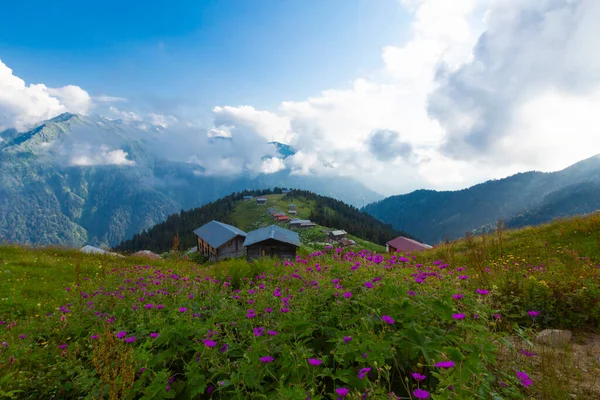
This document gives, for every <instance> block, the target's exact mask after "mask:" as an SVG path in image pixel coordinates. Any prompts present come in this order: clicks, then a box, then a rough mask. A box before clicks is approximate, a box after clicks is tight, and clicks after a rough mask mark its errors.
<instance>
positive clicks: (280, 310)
mask: <svg viewBox="0 0 600 400" xmlns="http://www.w3.org/2000/svg"><path fill="white" fill-rule="evenodd" d="M279 312H282V313H288V312H290V309H289V308H287V307H282V308H280V309H279Z"/></svg>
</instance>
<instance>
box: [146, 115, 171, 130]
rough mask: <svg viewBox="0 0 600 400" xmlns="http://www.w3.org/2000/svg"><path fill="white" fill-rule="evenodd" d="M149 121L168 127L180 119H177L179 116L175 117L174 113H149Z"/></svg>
mask: <svg viewBox="0 0 600 400" xmlns="http://www.w3.org/2000/svg"><path fill="white" fill-rule="evenodd" d="M148 121H149V122H150V123H151V124H152V125H156V126H162V127H163V128H166V127H168V126H169V125H172V124H174V123H176V122H177V121H178V120H177V118H175V117H174V116H172V115H163V114H155V113H149V114H148Z"/></svg>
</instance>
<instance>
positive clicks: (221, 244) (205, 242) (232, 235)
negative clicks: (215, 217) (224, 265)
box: [194, 221, 247, 262]
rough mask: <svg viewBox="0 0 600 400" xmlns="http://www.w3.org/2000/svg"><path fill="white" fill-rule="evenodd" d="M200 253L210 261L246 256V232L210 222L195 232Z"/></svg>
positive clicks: (221, 223)
mask: <svg viewBox="0 0 600 400" xmlns="http://www.w3.org/2000/svg"><path fill="white" fill-rule="evenodd" d="M194 233H195V234H196V241H197V243H198V253H199V254H202V255H204V256H206V257H207V258H208V259H209V260H210V261H213V262H214V261H219V260H222V259H225V258H234V257H241V256H243V255H244V254H245V252H246V250H245V248H244V240H246V235H247V234H246V232H244V231H242V230H241V229H238V228H236V227H235V226H232V225H228V224H224V223H223V222H219V221H210V222H209V223H207V224H204V225H202V226H201V227H200V228H198V229H196V230H195V231H194Z"/></svg>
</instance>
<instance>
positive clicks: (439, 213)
mask: <svg viewBox="0 0 600 400" xmlns="http://www.w3.org/2000/svg"><path fill="white" fill-rule="evenodd" d="M599 182H600V154H599V155H596V156H594V157H591V158H589V159H587V160H583V161H581V162H579V163H577V164H574V165H572V166H570V167H568V168H566V169H564V170H562V171H558V172H551V173H543V172H526V173H520V174H516V175H513V176H510V177H508V178H504V179H499V180H491V181H488V182H485V183H482V184H479V185H475V186H473V187H470V188H468V189H463V190H457V191H434V190H417V191H415V192H412V193H409V194H405V195H399V196H391V197H388V198H386V199H384V200H381V201H378V202H375V203H372V204H369V205H367V206H365V207H364V208H363V210H364V211H365V212H367V213H369V214H371V215H373V216H375V217H376V218H379V219H380V220H382V221H386V222H388V223H390V224H391V225H392V226H393V227H394V228H396V229H401V230H406V231H409V232H411V233H412V234H414V235H416V236H417V237H419V238H421V239H423V240H425V241H427V242H429V243H437V242H440V241H443V240H444V239H445V238H446V237H448V238H450V239H455V238H457V237H460V236H463V235H464V234H465V233H466V232H481V231H485V230H489V229H491V227H493V226H495V224H496V221H497V220H498V219H503V220H505V221H506V224H507V226H508V227H519V226H524V225H528V224H531V223H542V222H546V221H550V220H552V219H553V218H556V217H561V216H568V215H573V214H577V213H585V212H591V211H595V210H597V209H599V208H600V204H599V202H600V200H598V199H600V196H598V193H599V192H598V184H599Z"/></svg>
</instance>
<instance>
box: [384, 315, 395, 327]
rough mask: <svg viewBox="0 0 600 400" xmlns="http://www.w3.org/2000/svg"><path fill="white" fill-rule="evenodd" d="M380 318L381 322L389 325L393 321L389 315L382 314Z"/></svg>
mask: <svg viewBox="0 0 600 400" xmlns="http://www.w3.org/2000/svg"><path fill="white" fill-rule="evenodd" d="M381 319H382V320H383V322H385V323H386V324H390V325H393V324H394V322H395V321H394V318H392V317H390V316H389V315H384V316H383V317H381Z"/></svg>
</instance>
